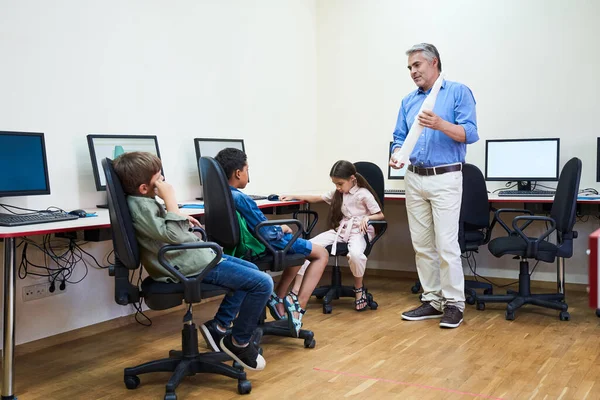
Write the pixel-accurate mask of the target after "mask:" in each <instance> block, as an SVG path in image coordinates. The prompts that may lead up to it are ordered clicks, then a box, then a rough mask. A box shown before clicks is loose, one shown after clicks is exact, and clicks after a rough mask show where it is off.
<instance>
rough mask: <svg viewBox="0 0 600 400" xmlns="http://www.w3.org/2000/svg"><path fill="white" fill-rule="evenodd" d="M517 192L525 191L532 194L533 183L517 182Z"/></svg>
mask: <svg viewBox="0 0 600 400" xmlns="http://www.w3.org/2000/svg"><path fill="white" fill-rule="evenodd" d="M517 190H524V191H527V192H531V181H519V182H517Z"/></svg>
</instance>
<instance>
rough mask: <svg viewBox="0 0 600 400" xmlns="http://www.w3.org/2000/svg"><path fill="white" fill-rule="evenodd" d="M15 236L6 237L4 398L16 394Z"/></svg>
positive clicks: (3, 353) (3, 356)
mask: <svg viewBox="0 0 600 400" xmlns="http://www.w3.org/2000/svg"><path fill="white" fill-rule="evenodd" d="M15 261H16V260H15V238H5V239H4V268H3V269H4V338H3V348H2V349H3V351H2V400H5V399H6V400H8V399H16V397H15V395H14V374H13V372H14V368H13V367H14V363H15V283H16V282H15V272H16V262H15Z"/></svg>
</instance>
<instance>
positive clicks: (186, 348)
mask: <svg viewBox="0 0 600 400" xmlns="http://www.w3.org/2000/svg"><path fill="white" fill-rule="evenodd" d="M102 168H103V169H104V173H105V175H106V191H107V194H108V209H109V215H110V223H111V228H112V235H113V246H114V249H115V265H112V266H111V267H110V269H109V274H110V275H111V276H114V278H115V301H116V302H117V303H118V304H120V305H128V304H134V303H137V302H138V301H139V300H140V298H141V297H143V298H144V300H145V302H146V304H147V305H148V307H150V308H151V309H153V310H165V309H168V308H172V307H177V306H179V305H181V303H182V301H185V303H186V304H188V305H189V306H188V310H187V313H186V314H185V316H184V317H183V329H182V331H181V348H182V350H181V351H175V350H171V351H170V352H169V357H168V358H163V359H161V360H156V361H150V362H147V363H144V364H141V365H138V366H137V367H132V368H125V371H124V380H125V386H126V387H127V388H128V389H135V388H137V387H138V385H139V384H140V378H139V377H138V375H140V374H145V373H148V372H173V375H172V376H171V378H170V379H169V382H168V383H167V387H166V394H165V397H164V398H165V400H176V399H177V395H176V394H175V389H176V388H177V386H178V385H179V383H180V382H181V381H182V380H183V378H184V377H186V376H191V375H195V374H197V373H215V374H220V375H225V376H228V377H230V378H234V379H237V380H238V392H239V393H240V394H247V393H250V391H251V390H252V385H251V383H250V381H248V380H246V373H245V372H244V370H243V368H242V367H241V365H239V364H237V363H233V366H229V365H227V364H225V363H224V362H225V361H232V360H231V358H230V357H229V356H228V355H227V354H225V353H223V352H209V353H202V354H200V353H199V351H198V330H197V329H196V325H195V324H194V322H193V320H192V304H193V303H199V302H200V301H201V299H203V298H208V297H213V296H217V295H221V294H224V293H226V290H225V289H224V288H222V287H220V286H215V285H208V284H205V283H202V278H203V276H204V275H206V273H207V272H208V271H210V270H211V269H212V268H213V267H214V266H215V265H216V264H217V262H218V261H219V260H220V259H221V254H222V252H221V247H220V246H219V245H217V244H216V243H210V242H198V243H186V244H180V245H167V246H164V247H163V248H162V249H161V250H160V251H159V253H158V261H159V262H160V264H161V265H162V266H163V267H164V268H165V269H167V270H168V271H169V272H170V273H171V274H173V275H174V276H176V277H177V279H179V281H180V282H179V283H164V282H157V281H155V280H153V279H152V278H150V277H148V278H146V279H144V281H143V282H142V285H141V290H140V288H138V287H137V286H135V285H132V284H131V283H130V281H129V279H130V277H129V275H130V273H131V272H132V271H135V270H137V269H139V268H141V266H140V254H139V249H138V245H137V241H136V238H135V233H134V228H133V223H132V221H131V215H130V213H129V208H128V206H127V200H126V198H125V193H124V192H123V188H122V187H121V183H120V181H119V178H118V177H117V175H116V174H115V171H114V169H113V167H112V161H111V160H110V159H108V158H106V159H104V160H102ZM197 248H211V249H213V250H214V251H215V253H216V257H215V258H214V260H213V261H212V262H211V263H210V264H209V265H208V266H207V267H206V269H205V270H204V271H203V272H202V273H201V274H200V275H198V276H196V277H194V278H188V277H185V276H184V275H183V274H182V273H181V272H179V270H178V268H177V266H174V265H171V264H170V263H169V262H168V261H167V259H166V254H167V253H169V252H171V251H174V250H182V249H183V250H187V249H197Z"/></svg>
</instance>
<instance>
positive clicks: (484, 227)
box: [411, 164, 495, 304]
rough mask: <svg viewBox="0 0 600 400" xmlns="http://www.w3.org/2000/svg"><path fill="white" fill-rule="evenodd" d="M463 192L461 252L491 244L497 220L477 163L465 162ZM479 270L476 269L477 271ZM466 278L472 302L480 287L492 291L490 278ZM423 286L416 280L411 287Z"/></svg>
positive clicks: (459, 224)
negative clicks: (492, 218)
mask: <svg viewBox="0 0 600 400" xmlns="http://www.w3.org/2000/svg"><path fill="white" fill-rule="evenodd" d="M462 174H463V192H462V202H461V206H460V217H459V221H458V244H459V245H460V252H461V253H462V254H465V253H466V254H467V257H468V256H469V254H468V253H469V252H476V253H477V252H478V250H479V247H480V246H483V245H486V244H488V242H489V241H490V238H491V236H492V230H493V229H494V225H495V220H492V223H491V224H490V210H491V207H490V203H489V201H488V193H487V186H486V183H485V178H484V177H483V173H482V172H481V170H480V169H479V168H477V167H476V166H475V165H473V164H463V168H462ZM473 272H475V271H473ZM476 279H477V278H476V277H475V280H470V279H465V298H466V302H467V303H468V304H475V302H476V299H477V292H476V289H483V293H484V294H492V293H493V288H492V285H491V284H489V283H487V282H480V281H477V280H476ZM420 289H421V282H420V281H418V280H417V281H416V282H415V285H414V286H413V287H412V288H411V291H412V292H413V293H418V292H419V290H420Z"/></svg>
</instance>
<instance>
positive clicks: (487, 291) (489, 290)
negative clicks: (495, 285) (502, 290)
mask: <svg viewBox="0 0 600 400" xmlns="http://www.w3.org/2000/svg"><path fill="white" fill-rule="evenodd" d="M483 294H494V289H492V288H489V289H485V290H484V291H483Z"/></svg>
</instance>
